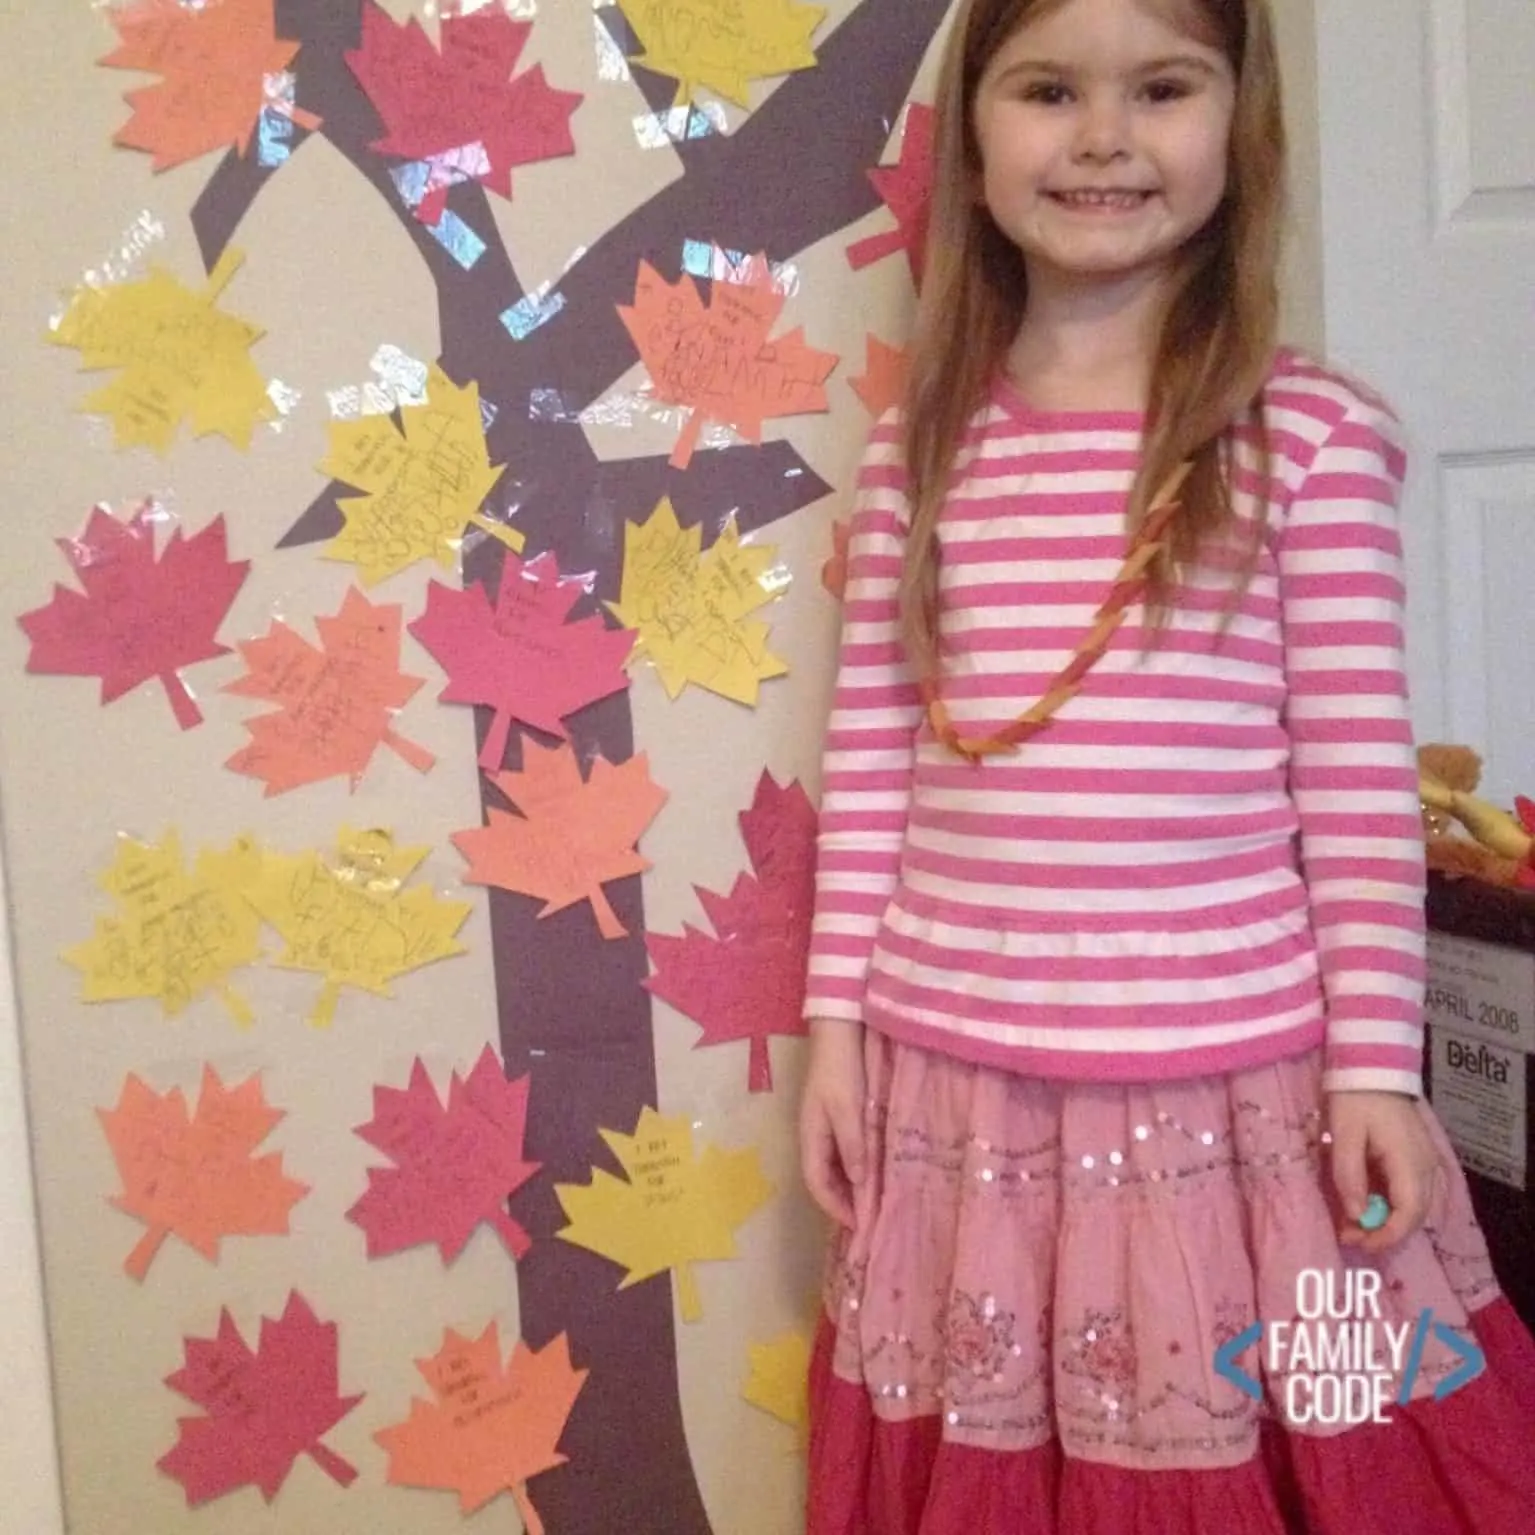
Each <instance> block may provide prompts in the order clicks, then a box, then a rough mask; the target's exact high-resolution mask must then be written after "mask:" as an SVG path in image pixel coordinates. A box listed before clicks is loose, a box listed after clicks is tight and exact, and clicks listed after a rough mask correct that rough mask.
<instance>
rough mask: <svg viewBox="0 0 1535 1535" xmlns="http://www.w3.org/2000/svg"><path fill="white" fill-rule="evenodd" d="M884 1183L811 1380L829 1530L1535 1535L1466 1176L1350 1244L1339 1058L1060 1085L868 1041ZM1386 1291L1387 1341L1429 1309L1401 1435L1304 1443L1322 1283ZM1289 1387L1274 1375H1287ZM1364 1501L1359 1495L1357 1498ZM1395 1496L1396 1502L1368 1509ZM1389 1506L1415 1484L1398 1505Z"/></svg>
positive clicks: (1533, 1500)
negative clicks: (1467, 1355)
mask: <svg viewBox="0 0 1535 1535" xmlns="http://www.w3.org/2000/svg"><path fill="white" fill-rule="evenodd" d="M867 1064H868V1073H869V1089H870V1091H869V1110H868V1132H869V1136H870V1152H871V1158H870V1161H871V1168H872V1177H871V1179H870V1181H869V1183H868V1184H867V1185H866V1187H865V1189H864V1190H863V1193H862V1198H861V1202H860V1209H859V1219H858V1224H857V1229H856V1231H855V1232H854V1233H852V1234H844V1235H842V1236H840V1237H839V1238H838V1239H837V1241H836V1242H835V1244H834V1248H833V1252H832V1261H831V1263H830V1266H829V1271H828V1279H827V1285H826V1293H825V1306H826V1315H825V1322H824V1324H823V1328H822V1333H821V1337H820V1339H819V1342H818V1348H817V1356H816V1364H815V1367H814V1370H813V1375H812V1422H813V1430H812V1446H811V1478H810V1481H811V1490H810V1504H811V1509H810V1522H809V1529H810V1530H811V1532H812V1535H959V1532H960V1531H964V1535H990V1532H992V1531H996V1532H997V1535H1015V1532H1018V1535H1021V1532H1034V1531H1039V1532H1042V1535H1079V1532H1080V1535H1088V1532H1090V1535H1110V1532H1113V1535H1119V1532H1124V1535H1132V1532H1133V1535H1152V1532H1155V1535H1187V1532H1200V1535H1236V1532H1239V1531H1240V1532H1243V1535H1245V1532H1247V1531H1272V1532H1281V1531H1292V1532H1293V1531H1306V1532H1310V1535H1321V1532H1327V1535H1331V1532H1332V1531H1334V1530H1335V1529H1336V1530H1337V1531H1338V1532H1340V1535H1341V1532H1345V1531H1346V1532H1347V1535H1371V1532H1373V1531H1375V1530H1376V1528H1377V1526H1378V1527H1379V1529H1380V1530H1381V1531H1382V1535H1384V1532H1385V1531H1386V1530H1387V1529H1389V1530H1390V1535H1402V1532H1403V1531H1406V1532H1409V1535H1411V1532H1417V1531H1421V1532H1423V1535H1460V1532H1462V1531H1465V1532H1468V1535H1469V1532H1470V1531H1473V1530H1483V1529H1485V1530H1497V1531H1499V1532H1510V1535H1512V1532H1518V1535H1535V1345H1532V1344H1531V1341H1530V1339H1529V1336H1528V1334H1527V1333H1525V1332H1524V1330H1523V1328H1522V1327H1521V1325H1520V1324H1519V1323H1518V1321H1517V1318H1516V1317H1515V1316H1514V1314H1513V1312H1512V1310H1511V1308H1510V1307H1509V1306H1508V1303H1507V1302H1506V1301H1505V1300H1504V1299H1502V1297H1501V1295H1500V1292H1499V1290H1498V1287H1497V1284H1496V1281H1495V1279H1494V1277H1493V1272H1492V1268H1491V1264H1490V1262H1489V1259H1488V1254H1487V1249H1486V1244H1485V1242H1484V1241H1483V1239H1482V1236H1481V1233H1480V1231H1479V1230H1478V1228H1477V1225H1476V1221H1475V1218H1474V1216H1473V1214H1472V1211H1471V1205H1470V1200H1469V1196H1468V1193H1467V1190H1466V1185H1465V1181H1464V1178H1463V1177H1462V1175H1461V1174H1460V1172H1459V1170H1458V1167H1457V1165H1456V1163H1455V1159H1454V1156H1453V1153H1452V1152H1451V1151H1450V1150H1449V1147H1448V1145H1447V1143H1446V1142H1445V1140H1444V1137H1443V1133H1442V1131H1441V1130H1440V1128H1439V1125H1438V1123H1437V1121H1435V1120H1434V1118H1433V1116H1432V1114H1431V1113H1430V1111H1429V1110H1428V1109H1427V1108H1426V1107H1425V1108H1424V1109H1423V1111H1422V1112H1423V1113H1424V1114H1425V1117H1426V1119H1427V1122H1428V1125H1429V1127H1430V1130H1431V1133H1432V1134H1433V1135H1434V1137H1435V1139H1436V1140H1437V1141H1438V1143H1439V1145H1440V1147H1441V1150H1442V1151H1443V1154H1444V1158H1445V1170H1444V1172H1443V1173H1442V1174H1441V1177H1440V1180H1439V1186H1438V1188H1437V1190H1436V1197H1435V1200H1434V1208H1433V1211H1432V1214H1431V1217H1430V1220H1429V1222H1428V1224H1427V1225H1426V1226H1425V1227H1424V1229H1423V1230H1421V1231H1420V1232H1419V1233H1417V1234H1416V1235H1414V1236H1413V1237H1412V1238H1410V1239H1409V1240H1408V1241H1407V1242H1405V1243H1404V1244H1402V1245H1401V1246H1400V1247H1399V1248H1398V1249H1396V1250H1395V1251H1393V1252H1391V1253H1389V1254H1386V1255H1384V1256H1382V1257H1380V1258H1379V1259H1373V1260H1372V1259H1365V1258H1362V1257H1360V1256H1358V1255H1357V1254H1345V1253H1344V1252H1342V1251H1341V1250H1340V1249H1339V1247H1338V1244H1337V1239H1336V1225H1335V1219H1334V1215H1333V1212H1332V1208H1331V1205H1330V1194H1329V1191H1328V1185H1327V1182H1326V1179H1325V1167H1324V1155H1325V1146H1324V1144H1323V1138H1322V1124H1321V1112H1320V1106H1321V1061H1320V1057H1319V1055H1315V1054H1314V1055H1308V1056H1303V1057H1299V1058H1296V1059H1292V1060H1288V1061H1282V1062H1278V1063H1275V1064H1273V1065H1269V1066H1265V1067H1262V1068H1257V1069H1253V1070H1248V1071H1242V1072H1237V1073H1233V1074H1230V1075H1226V1076H1215V1077H1207V1078H1202V1079H1196V1080H1191V1081H1182V1082H1167V1083H1155V1084H1149V1085H1146V1086H1131V1087H1126V1086H1120V1085H1099V1084H1088V1083H1064V1082H1045V1081H1038V1080H1031V1079H1026V1078H1020V1077H1016V1076H1012V1075H1010V1074H1006V1073H1002V1072H997V1071H992V1070H988V1069H986V1068H982V1067H975V1066H971V1065H968V1064H965V1063H963V1062H959V1061H955V1060H952V1059H950V1058H948V1057H944V1056H938V1055H934V1054H931V1053H928V1052H926V1051H923V1050H921V1049H917V1048H913V1047H910V1046H904V1045H898V1044H893V1043H891V1042H890V1041H888V1040H886V1039H884V1038H882V1037H880V1036H878V1035H875V1034H873V1033H872V1032H871V1034H870V1036H869V1040H868V1045H867ZM1360 1268H1370V1269H1374V1270H1375V1271H1376V1272H1378V1274H1379V1299H1378V1302H1377V1303H1375V1305H1374V1306H1372V1307H1371V1308H1370V1309H1371V1310H1377V1309H1378V1313H1379V1316H1380V1319H1381V1320H1383V1321H1388V1322H1391V1323H1393V1324H1406V1325H1407V1326H1408V1327H1409V1329H1410V1328H1411V1327H1412V1325H1413V1324H1415V1323H1417V1322H1418V1321H1419V1319H1420V1318H1421V1317H1422V1314H1423V1312H1424V1310H1425V1309H1428V1308H1431V1309H1432V1312H1433V1314H1434V1319H1435V1320H1436V1321H1437V1322H1439V1323H1441V1324H1445V1325H1446V1326H1447V1327H1449V1328H1450V1329H1452V1330H1453V1329H1459V1330H1460V1331H1461V1333H1462V1335H1463V1336H1465V1337H1467V1338H1471V1337H1473V1336H1481V1337H1482V1340H1483V1345H1484V1349H1485V1353H1486V1355H1487V1359H1488V1367H1487V1368H1486V1369H1485V1370H1484V1371H1483V1372H1482V1375H1481V1376H1480V1377H1479V1378H1478V1379H1476V1380H1474V1381H1472V1382H1471V1383H1470V1384H1469V1385H1465V1386H1462V1387H1460V1388H1459V1389H1458V1390H1455V1391H1454V1392H1453V1393H1451V1394H1448V1395H1445V1396H1443V1398H1442V1400H1439V1401H1435V1400H1433V1397H1434V1393H1435V1391H1436V1388H1438V1387H1439V1386H1440V1384H1441V1383H1442V1382H1444V1381H1445V1380H1446V1379H1447V1378H1448V1377H1449V1376H1450V1375H1451V1374H1452V1373H1453V1372H1455V1371H1456V1370H1457V1369H1459V1368H1460V1366H1461V1363H1462V1360H1463V1357H1464V1356H1463V1354H1462V1353H1461V1352H1459V1351H1457V1350H1456V1349H1455V1348H1454V1347H1453V1346H1451V1345H1449V1344H1448V1343H1446V1342H1444V1341H1442V1337H1443V1335H1442V1334H1438V1333H1434V1332H1432V1331H1429V1332H1427V1333H1426V1344H1425V1347H1424V1349H1423V1353H1422V1358H1421V1362H1420V1367H1419V1368H1418V1369H1417V1371H1416V1381H1415V1384H1414V1385H1413V1387H1412V1391H1411V1395H1412V1398H1413V1401H1412V1404H1411V1405H1410V1406H1407V1407H1405V1408H1399V1409H1397V1410H1396V1411H1395V1413H1394V1415H1393V1418H1392V1421H1391V1422H1389V1423H1369V1424H1366V1425H1364V1426H1356V1427H1353V1428H1350V1427H1349V1426H1348V1424H1347V1423H1344V1422H1341V1421H1339V1422H1332V1423H1327V1424H1322V1423H1316V1422H1314V1421H1313V1422H1311V1423H1308V1424H1306V1425H1305V1426H1304V1427H1302V1426H1300V1425H1298V1424H1297V1422H1296V1421H1295V1420H1294V1419H1293V1418H1292V1417H1291V1416H1290V1415H1289V1414H1287V1413H1285V1412H1284V1411H1283V1410H1282V1404H1284V1403H1285V1402H1287V1401H1289V1402H1292V1403H1293V1402H1295V1401H1302V1400H1305V1394H1304V1389H1302V1391H1301V1394H1300V1395H1299V1396H1293V1395H1289V1394H1287V1391H1288V1385H1287V1378H1286V1373H1287V1370H1290V1371H1296V1372H1300V1373H1305V1372H1306V1365H1305V1362H1304V1361H1303V1360H1302V1361H1299V1362H1294V1361H1292V1362H1291V1363H1289V1364H1288V1365H1287V1364H1285V1363H1283V1362H1276V1361H1275V1360H1274V1359H1272V1358H1271V1359H1267V1360H1265V1359H1264V1357H1263V1354H1264V1350H1263V1347H1262V1345H1261V1344H1260V1345H1255V1346H1254V1347H1253V1348H1252V1350H1251V1351H1250V1352H1248V1353H1246V1354H1244V1355H1242V1356H1241V1361H1240V1362H1241V1363H1242V1364H1243V1365H1244V1367H1245V1368H1246V1369H1247V1370H1249V1371H1250V1372H1251V1373H1252V1374H1253V1375H1254V1376H1255V1377H1258V1378H1259V1379H1260V1380H1261V1382H1262V1388H1263V1391H1262V1395H1261V1396H1260V1397H1259V1398H1258V1399H1256V1400H1255V1399H1254V1398H1253V1397H1251V1396H1249V1395H1248V1394H1246V1393H1244V1392H1243V1391H1242V1390H1241V1389H1239V1387H1238V1386H1237V1385H1236V1384H1234V1383H1233V1382H1232V1381H1231V1380H1230V1379H1228V1378H1227V1377H1225V1376H1223V1375H1222V1374H1221V1373H1220V1372H1219V1371H1218V1370H1217V1367H1216V1352H1217V1350H1218V1349H1220V1348H1221V1346H1222V1345H1223V1344H1226V1343H1227V1342H1229V1341H1230V1340H1233V1339H1236V1338H1238V1337H1239V1336H1240V1335H1241V1334H1242V1333H1243V1332H1244V1331H1246V1330H1247V1329H1248V1328H1249V1326H1250V1324H1251V1323H1253V1322H1254V1321H1257V1320H1260V1319H1261V1320H1263V1321H1264V1322H1266V1323H1268V1322H1273V1321H1276V1320H1277V1321H1293V1320H1294V1319H1295V1318H1296V1316H1297V1303H1298V1293H1297V1282H1298V1281H1299V1280H1300V1276H1301V1274H1302V1271H1311V1272H1312V1273H1313V1274H1315V1273H1316V1272H1317V1271H1322V1272H1325V1273H1327V1274H1330V1275H1332V1276H1334V1278H1335V1279H1336V1281H1337V1284H1338V1289H1337V1291H1336V1294H1337V1295H1338V1296H1342V1295H1343V1294H1344V1293H1345V1292H1344V1289H1343V1286H1345V1285H1346V1284H1347V1282H1348V1274H1349V1271H1351V1270H1358V1269H1360ZM1270 1365H1272V1366H1273V1367H1272V1368H1270V1367H1269V1366H1270ZM1356 1484H1357V1485H1356ZM1373 1484H1379V1488H1378V1490H1377V1491H1375V1492H1369V1493H1367V1495H1366V1493H1364V1492H1361V1488H1364V1489H1368V1488H1369V1487H1370V1486H1371V1485H1373ZM1387 1489H1389V1490H1387Z"/></svg>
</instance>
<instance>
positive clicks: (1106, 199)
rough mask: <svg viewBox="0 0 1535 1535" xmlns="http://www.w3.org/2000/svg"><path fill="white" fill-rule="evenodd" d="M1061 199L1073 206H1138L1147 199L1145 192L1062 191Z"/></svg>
mask: <svg viewBox="0 0 1535 1535" xmlns="http://www.w3.org/2000/svg"><path fill="white" fill-rule="evenodd" d="M1058 195H1059V197H1060V200H1061V201H1062V202H1063V203H1066V204H1068V205H1070V206H1072V207H1084V208H1137V207H1139V206H1140V205H1141V204H1142V203H1143V202H1145V200H1146V194H1145V193H1144V192H1062V193H1060V194H1058Z"/></svg>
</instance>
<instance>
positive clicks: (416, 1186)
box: [346, 1045, 539, 1263]
mask: <svg viewBox="0 0 1535 1535" xmlns="http://www.w3.org/2000/svg"><path fill="white" fill-rule="evenodd" d="M528 1084H529V1078H527V1077H520V1078H518V1079H517V1081H515V1082H509V1081H507V1079H506V1074H505V1072H504V1071H503V1070H502V1068H501V1063H500V1061H498V1060H497V1059H496V1055H495V1052H494V1051H493V1050H492V1049H491V1048H490V1046H489V1045H487V1046H486V1047H485V1049H484V1051H483V1052H482V1053H481V1055H480V1059H479V1061H478V1062H477V1064H476V1065H475V1068H474V1070H473V1071H471V1072H470V1073H469V1075H468V1077H467V1078H465V1077H460V1076H459V1074H458V1073H457V1072H456V1071H455V1072H454V1073H453V1077H452V1080H451V1082H450V1083H449V1085H448V1101H447V1103H446V1104H443V1103H441V1102H439V1101H438V1098H437V1093H436V1090H435V1089H434V1088H433V1086H432V1079H431V1077H430V1076H428V1075H427V1070H426V1067H425V1065H423V1064H422V1062H421V1061H420V1059H419V1058H418V1059H417V1061H416V1063H415V1065H414V1066H413V1067H412V1068H411V1073H410V1085H409V1086H408V1087H406V1088H405V1089H404V1090H403V1091H402V1090H400V1089H397V1088H392V1087H375V1088H374V1089H373V1118H372V1119H370V1120H369V1121H368V1122H367V1124H365V1125H359V1126H358V1127H357V1130H356V1134H357V1135H359V1136H360V1137H361V1138H362V1139H363V1140H365V1141H366V1142H367V1143H368V1144H369V1145H370V1146H374V1147H376V1148H377V1149H378V1150H379V1151H382V1152H383V1153H384V1154H385V1155H386V1156H387V1157H389V1158H390V1159H391V1160H392V1161H393V1162H394V1164H395V1165H394V1166H393V1167H383V1168H380V1167H370V1168H369V1169H368V1189H367V1192H366V1193H365V1194H364V1195H363V1196H362V1198H361V1199H359V1200H358V1201H357V1203H356V1204H354V1205H353V1206H352V1208H351V1209H350V1210H348V1211H347V1212H346V1218H347V1219H348V1220H349V1221H352V1222H354V1223H355V1224H357V1225H358V1226H361V1227H362V1229H363V1231H364V1232H366V1233H367V1238H368V1256H369V1257H370V1258H377V1257H380V1256H383V1255H385V1254H389V1253H397V1252H403V1251H404V1250H405V1249H406V1248H407V1247H414V1246H416V1245H417V1244H418V1243H422V1242H435V1243H436V1244H437V1246H438V1250H439V1251H440V1252H441V1253H442V1258H443V1261H444V1262H445V1263H451V1262H452V1261H453V1259H455V1258H456V1257H457V1256H458V1255H459V1254H460V1253H461V1252H462V1251H463V1250H464V1247H465V1245H466V1244H467V1243H468V1241H469V1238H470V1236H471V1235H472V1234H473V1232H474V1230H475V1228H476V1227H477V1226H479V1225H480V1223H481V1222H485V1223H486V1224H488V1225H490V1226H492V1227H493V1228H494V1229H495V1231H496V1233H497V1235H498V1236H500V1238H501V1240H502V1242H503V1243H505V1245H506V1248H507V1251H508V1252H510V1253H511V1255H512V1256H513V1257H514V1258H520V1257H522V1255H523V1254H524V1253H525V1252H527V1250H528V1234H527V1232H525V1231H524V1230H523V1229H522V1227H521V1226H519V1225H518V1224H517V1222H516V1221H514V1220H513V1219H512V1218H511V1216H510V1215H508V1214H507V1213H506V1202H507V1200H508V1199H509V1198H510V1197H511V1195H512V1194H514V1193H515V1192H516V1191H517V1190H518V1189H519V1188H521V1187H522V1185H523V1184H524V1183H526V1182H527V1181H528V1179H529V1178H531V1177H532V1176H533V1175H534V1173H536V1172H537V1171H538V1166H539V1164H538V1163H537V1162H529V1161H527V1160H526V1159H525V1158H524V1156H523V1153H522V1139H523V1133H524V1130H525V1128H526V1125H527V1114H528Z"/></svg>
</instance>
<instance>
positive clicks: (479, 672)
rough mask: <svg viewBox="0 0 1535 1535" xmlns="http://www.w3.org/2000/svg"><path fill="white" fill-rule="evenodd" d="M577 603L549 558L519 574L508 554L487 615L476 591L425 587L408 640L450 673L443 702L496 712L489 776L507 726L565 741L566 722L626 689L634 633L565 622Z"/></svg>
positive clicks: (485, 600)
mask: <svg viewBox="0 0 1535 1535" xmlns="http://www.w3.org/2000/svg"><path fill="white" fill-rule="evenodd" d="M585 593H586V587H585V586H584V585H583V584H582V583H581V582H578V581H562V580H561V579H560V567H559V565H558V563H557V562H556V560H555V557H554V556H553V555H552V554H541V555H540V556H539V557H538V558H537V559H536V560H532V561H530V562H529V563H527V564H524V563H523V562H522V561H521V560H520V559H518V557H517V556H516V555H515V554H513V553H512V552H511V551H510V550H508V551H507V554H506V557H505V560H504V562H503V564H502V566H501V585H500V589H499V590H498V591H497V593H496V604H495V607H494V608H492V607H491V604H490V598H489V596H488V595H487V593H486V591H485V588H484V587H483V586H470V587H466V588H465V589H464V590H463V591H461V592H459V591H454V590H453V589H452V588H450V587H446V586H443V585H442V584H441V583H440V582H437V581H433V582H432V583H431V584H430V585H429V586H428V587H427V589H426V612H425V613H423V614H422V615H421V617H420V618H418V619H417V620H416V621H415V622H414V623H413V624H411V626H410V632H411V633H412V634H413V635H415V637H416V638H417V639H418V640H420V641H421V643H422V644H423V645H425V646H426V648H427V649H428V650H429V651H430V652H431V653H432V655H433V656H434V657H435V658H436V659H437V662H438V664H439V665H441V667H442V668H443V670H444V671H446V672H447V673H448V676H449V678H450V681H449V683H448V685H447V687H445V688H444V689H443V690H442V692H441V693H440V694H439V695H438V696H439V697H440V698H441V699H442V700H443V701H444V702H447V703H460V704H493V705H494V706H495V710H496V716H495V719H494V721H493V722H492V724H491V727H490V731H489V733H488V734H487V735H486V737H485V745H484V748H483V749H482V750H481V752H480V766H481V767H483V768H486V769H487V770H488V771H491V772H494V771H495V770H496V769H498V768H499V767H500V766H501V764H502V761H503V760H504V758H505V756H506V740H507V734H508V732H509V731H510V729H511V724H512V721H513V720H514V719H517V720H521V721H522V722H523V724H525V725H529V726H531V727H532V728H533V729H534V730H541V731H544V732H545V733H546V734H548V735H552V736H559V737H561V738H562V739H563V738H564V736H565V734H566V732H565V726H564V725H563V724H562V723H561V722H562V720H563V719H564V718H565V717H566V716H568V715H571V714H574V713H576V712H577V710H579V709H584V708H585V707H586V706H587V705H588V704H590V703H595V702H596V700H597V699H599V698H606V697H608V695H609V694H611V693H617V692H620V691H622V690H623V689H624V688H626V687H628V686H629V681H630V678H629V674H628V673H627V672H626V671H625V670H624V662H625V661H627V660H628V658H629V652H630V651H631V650H632V649H633V648H634V635H633V633H632V632H631V631H630V630H628V629H610V628H608V626H607V623H606V621H605V620H604V619H603V618H602V616H601V615H600V614H593V615H592V616H590V617H587V618H582V619H578V620H577V621H576V622H575V623H571V622H569V621H568V620H569V615H570V612H571V610H572V609H573V608H574V607H575V605H576V604H577V603H578V602H579V601H580V600H581V598H582V597H583V596H584V595H585Z"/></svg>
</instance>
